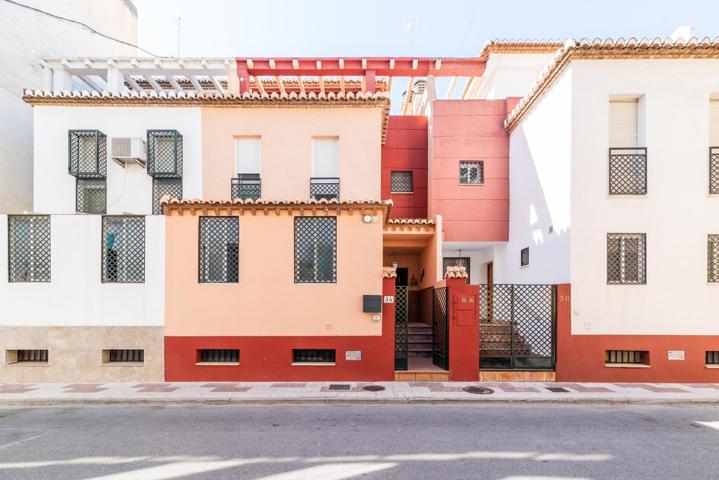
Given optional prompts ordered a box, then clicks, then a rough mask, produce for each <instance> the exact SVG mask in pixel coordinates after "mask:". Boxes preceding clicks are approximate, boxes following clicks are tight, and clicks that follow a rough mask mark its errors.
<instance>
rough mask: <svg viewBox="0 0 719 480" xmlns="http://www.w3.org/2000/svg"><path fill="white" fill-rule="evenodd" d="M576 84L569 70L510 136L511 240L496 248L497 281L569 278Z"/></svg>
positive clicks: (564, 281) (525, 281)
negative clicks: (525, 254) (523, 259)
mask: <svg viewBox="0 0 719 480" xmlns="http://www.w3.org/2000/svg"><path fill="white" fill-rule="evenodd" d="M571 88H572V72H571V70H569V69H567V70H565V72H564V73H563V75H562V76H561V77H560V78H559V79H558V80H557V81H556V83H555V84H554V85H553V86H552V87H551V88H550V89H549V90H548V91H547V92H546V94H545V95H544V97H543V98H542V100H541V101H540V102H539V103H538V104H537V105H536V106H535V108H534V109H533V110H532V111H530V112H529V113H528V114H527V116H526V117H524V119H522V120H521V122H520V123H519V125H517V127H516V128H515V129H514V130H513V131H512V133H511V135H510V138H509V178H510V182H509V198H510V203H509V241H508V242H507V243H506V244H504V245H500V246H498V247H496V249H495V259H494V281H495V283H568V282H569V235H570V170H571V165H570V162H571V148H570V147H571V131H572V125H571V120H572V113H571V107H572V104H571V101H572V89H571ZM550 227H552V230H553V231H552V232H551V233H550V231H549V230H550ZM525 247H529V266H527V267H521V266H520V252H521V250H522V249H523V248H525Z"/></svg>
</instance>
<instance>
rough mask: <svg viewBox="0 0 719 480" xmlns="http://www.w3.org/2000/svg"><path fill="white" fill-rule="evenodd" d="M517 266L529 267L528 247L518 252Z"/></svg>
mask: <svg viewBox="0 0 719 480" xmlns="http://www.w3.org/2000/svg"><path fill="white" fill-rule="evenodd" d="M519 266H520V267H528V266H529V247H524V248H523V249H522V250H521V251H520V252H519Z"/></svg>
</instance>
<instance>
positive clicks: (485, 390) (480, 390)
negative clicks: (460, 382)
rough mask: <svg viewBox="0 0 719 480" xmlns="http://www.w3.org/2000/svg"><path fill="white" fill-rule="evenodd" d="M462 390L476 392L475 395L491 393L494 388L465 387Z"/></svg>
mask: <svg viewBox="0 0 719 480" xmlns="http://www.w3.org/2000/svg"><path fill="white" fill-rule="evenodd" d="M462 390H464V391H465V392H467V393H474V394H475V395H489V394H490V393H494V390H492V389H491V388H487V387H464V388H463V389H462Z"/></svg>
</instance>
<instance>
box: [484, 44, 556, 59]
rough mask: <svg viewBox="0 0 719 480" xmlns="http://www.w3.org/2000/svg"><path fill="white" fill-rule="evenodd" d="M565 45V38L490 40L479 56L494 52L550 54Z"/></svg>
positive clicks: (486, 55)
mask: <svg viewBox="0 0 719 480" xmlns="http://www.w3.org/2000/svg"><path fill="white" fill-rule="evenodd" d="M563 45H564V41H563V40H549V39H547V40H490V41H488V42H487V43H485V44H484V47H482V51H481V52H479V58H483V59H486V58H489V56H490V55H491V54H493V53H507V54H531V53H535V54H548V53H554V52H556V51H557V50H559V49H560V48H562V46H563Z"/></svg>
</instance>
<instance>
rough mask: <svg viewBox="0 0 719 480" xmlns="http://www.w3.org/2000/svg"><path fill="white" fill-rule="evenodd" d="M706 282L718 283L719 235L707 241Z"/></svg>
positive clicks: (710, 237)
mask: <svg viewBox="0 0 719 480" xmlns="http://www.w3.org/2000/svg"><path fill="white" fill-rule="evenodd" d="M707 282H709V283H719V234H710V235H709V236H708V239H707Z"/></svg>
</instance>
